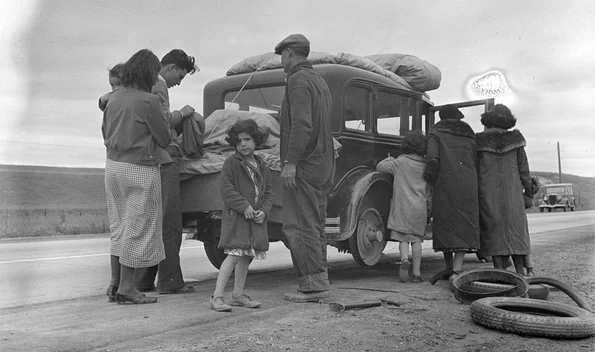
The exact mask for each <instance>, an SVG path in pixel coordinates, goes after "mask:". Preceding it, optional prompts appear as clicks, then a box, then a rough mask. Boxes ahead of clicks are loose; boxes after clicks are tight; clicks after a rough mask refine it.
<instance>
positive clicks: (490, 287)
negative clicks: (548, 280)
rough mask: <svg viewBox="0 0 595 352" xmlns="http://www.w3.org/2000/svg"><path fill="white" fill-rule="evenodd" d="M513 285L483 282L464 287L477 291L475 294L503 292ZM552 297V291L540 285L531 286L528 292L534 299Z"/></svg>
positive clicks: (475, 282)
mask: <svg viewBox="0 0 595 352" xmlns="http://www.w3.org/2000/svg"><path fill="white" fill-rule="evenodd" d="M512 287H513V286H512V285H507V284H499V283H493V282H483V281H473V282H470V283H468V284H466V285H463V288H464V289H466V290H468V291H475V292H493V293H496V292H501V291H504V290H505V289H510V288H512ZM549 295H550V289H549V288H548V287H547V286H546V285H540V284H533V285H531V284H530V285H529V290H528V291H527V296H528V297H529V298H533V299H542V300H546V299H548V297H549Z"/></svg>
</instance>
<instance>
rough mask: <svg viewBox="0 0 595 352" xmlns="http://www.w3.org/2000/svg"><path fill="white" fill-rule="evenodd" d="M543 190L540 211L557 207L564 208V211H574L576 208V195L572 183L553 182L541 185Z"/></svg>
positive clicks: (549, 210)
mask: <svg viewBox="0 0 595 352" xmlns="http://www.w3.org/2000/svg"><path fill="white" fill-rule="evenodd" d="M541 190H542V192H543V194H542V196H541V197H540V198H539V211H540V212H542V213H543V212H544V211H545V210H546V209H547V211H548V212H551V211H552V210H555V209H556V208H561V209H564V211H568V210H569V209H570V211H574V209H575V208H576V198H575V197H574V191H573V184H572V183H552V184H549V185H544V186H542V187H541Z"/></svg>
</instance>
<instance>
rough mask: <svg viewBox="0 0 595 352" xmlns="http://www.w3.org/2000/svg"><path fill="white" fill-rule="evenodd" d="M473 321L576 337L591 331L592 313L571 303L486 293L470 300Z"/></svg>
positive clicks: (504, 328) (594, 316) (593, 327)
mask: <svg viewBox="0 0 595 352" xmlns="http://www.w3.org/2000/svg"><path fill="white" fill-rule="evenodd" d="M471 318H472V319H473V321H474V322H475V323H476V324H479V325H482V326H485V327H488V328H492V329H497V330H502V331H508V332H512V333H515V334H519V335H530V336H541V337H548V338H563V339H580V338H585V337H589V336H593V335H595V314H593V313H591V312H589V311H587V310H585V309H582V308H579V307H574V306H571V305H567V304H563V303H557V302H552V301H542V300H538V299H531V298H519V297H488V298H482V299H478V300H476V301H474V302H473V303H471Z"/></svg>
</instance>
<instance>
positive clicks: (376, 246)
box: [349, 208, 386, 266]
mask: <svg viewBox="0 0 595 352" xmlns="http://www.w3.org/2000/svg"><path fill="white" fill-rule="evenodd" d="M383 230H384V222H383V221H382V216H381V215H380V213H379V212H378V211H377V210H376V209H374V208H368V209H366V210H364V211H363V212H362V213H361V215H360V217H359V219H358V222H357V229H356V231H355V233H354V234H353V235H351V237H349V249H350V251H351V255H352V256H353V259H354V260H355V262H356V263H358V264H359V265H361V266H373V265H374V264H376V263H378V261H379V260H380V257H381V256H382V251H383V250H384V247H386V239H384V232H383Z"/></svg>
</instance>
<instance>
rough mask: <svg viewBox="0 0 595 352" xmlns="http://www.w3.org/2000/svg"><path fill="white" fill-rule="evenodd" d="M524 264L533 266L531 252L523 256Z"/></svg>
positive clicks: (528, 266) (527, 266)
mask: <svg viewBox="0 0 595 352" xmlns="http://www.w3.org/2000/svg"><path fill="white" fill-rule="evenodd" d="M523 266H524V267H525V268H527V269H529V268H533V257H531V254H527V255H525V256H523Z"/></svg>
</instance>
